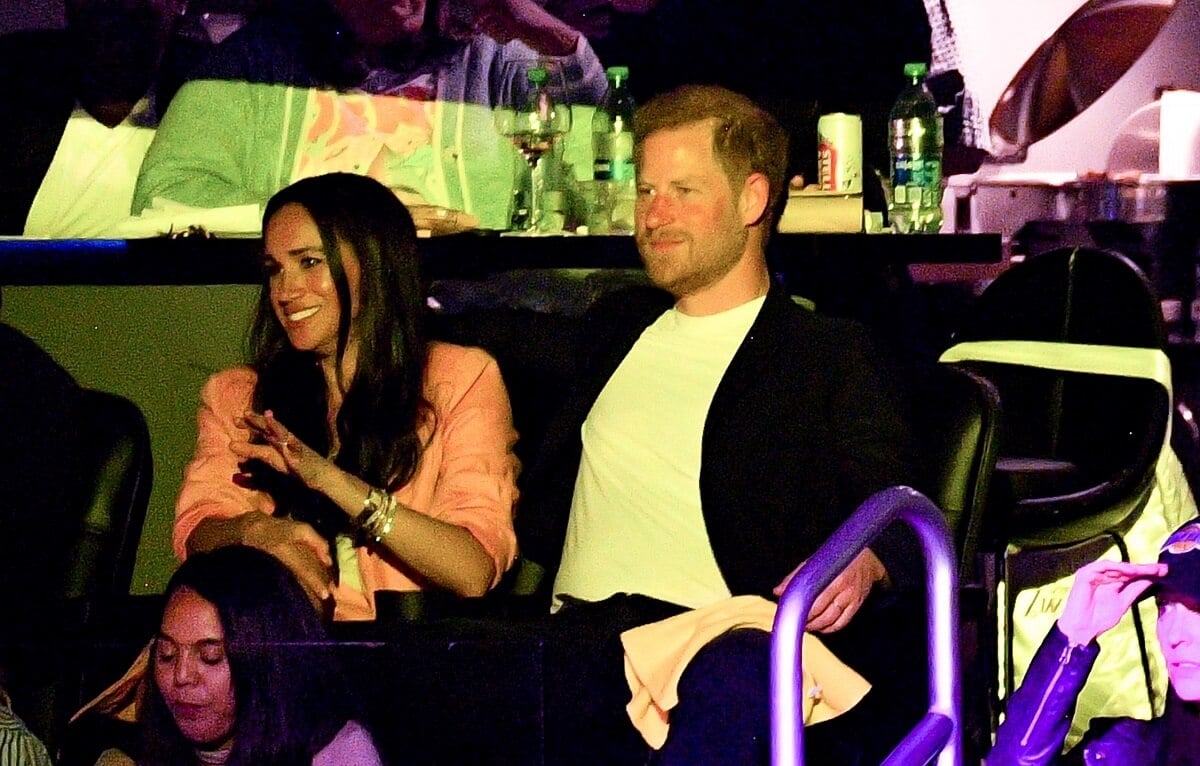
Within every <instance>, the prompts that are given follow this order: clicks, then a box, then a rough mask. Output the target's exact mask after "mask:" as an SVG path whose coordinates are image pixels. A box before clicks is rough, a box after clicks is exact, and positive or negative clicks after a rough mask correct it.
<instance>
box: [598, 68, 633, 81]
mask: <svg viewBox="0 0 1200 766" xmlns="http://www.w3.org/2000/svg"><path fill="white" fill-rule="evenodd" d="M604 74H605V76H606V77H608V79H610V80H616V79H621V80H628V79H629V67H627V66H610V67H609V68H608V69H605V70H604Z"/></svg>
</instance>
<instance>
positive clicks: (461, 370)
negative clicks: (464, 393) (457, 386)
mask: <svg viewBox="0 0 1200 766" xmlns="http://www.w3.org/2000/svg"><path fill="white" fill-rule="evenodd" d="M494 364H496V360H495V359H494V358H492V355H491V354H489V353H488V352H487V351H484V350H483V349H482V348H479V347H478V346H460V345H458V344H457V343H446V342H444V341H433V342H432V343H430V344H429V356H428V357H427V360H426V362H425V369H426V370H427V371H428V374H429V375H430V377H434V378H440V377H453V376H455V375H457V374H465V373H469V372H476V373H477V372H478V371H479V370H481V369H483V368H484V367H488V366H489V365H494Z"/></svg>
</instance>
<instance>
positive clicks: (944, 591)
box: [771, 487, 962, 766]
mask: <svg viewBox="0 0 1200 766" xmlns="http://www.w3.org/2000/svg"><path fill="white" fill-rule="evenodd" d="M896 520H900V521H903V522H905V523H906V524H908V525H909V526H911V527H912V528H913V531H914V532H915V533H916V534H917V537H918V538H919V539H920V541H921V551H922V553H923V554H924V557H925V562H926V564H927V569H928V576H927V578H926V584H925V593H926V614H927V618H928V623H929V645H928V646H929V658H930V667H929V712H928V714H926V716H925V718H924V719H923V720H922V721H921V722H920V723H918V724H917V726H916V727H915V728H914V729H913V730H912V731H911V732H909V734H908V735H906V736H905V737H904V739H903V740H901V741H900V743H899V744H898V745H896V747H895V749H893V750H892V752H891V754H890V755H889V756H888V757H887V759H886V760H885V761H884V765H885V766H904V765H907V764H926V763H928V762H929V761H930V760H931V759H932V758H933V757H934V756H935V755H937V754H938V752H939V751H940V752H941V754H940V755H939V756H938V761H937V762H938V766H962V725H961V721H962V701H961V691H960V680H959V679H960V676H959V656H958V642H957V641H956V640H955V632H956V630H957V626H958V599H957V590H958V573H957V571H956V569H955V565H954V554H953V546H952V545H951V543H950V531H949V528H948V527H947V526H946V520H945V518H944V516H943V515H942V512H941V511H940V510H938V507H937V506H936V505H934V504H933V502H932V501H930V500H929V499H928V498H927V497H925V496H924V495H922V494H921V493H920V492H917V491H916V490H915V489H911V488H909V487H891V488H889V489H885V490H882V491H880V492H877V493H875V494H874V495H872V496H871V497H869V498H867V500H866V501H865V502H863V504H862V505H860V506H859V507H858V509H857V510H856V511H855V512H854V513H853V514H852V515H851V516H850V518H849V519H847V520H846V522H845V523H844V524H842V526H840V527H839V528H838V529H837V530H836V531H835V532H834V533H833V534H832V535H830V537H829V539H828V540H826V541H825V544H824V545H822V546H821V547H820V548H819V549H817V552H816V553H814V554H813V555H812V557H810V558H809V559H808V562H807V563H806V564H805V566H804V567H803V568H802V569H801V570H800V571H799V572H798V573H797V574H796V576H795V577H793V578H792V581H791V582H790V583H788V586H787V588H786V589H785V590H784V593H783V597H782V598H780V600H779V610H778V611H777V612H776V614H775V627H774V630H773V631H772V634H771V763H772V766H803V764H804V719H803V714H802V712H801V711H802V710H803V707H802V695H803V689H802V688H801V685H802V677H801V673H800V668H801V659H802V656H801V655H802V651H803V650H802V648H801V647H802V642H801V640H800V639H801V636H802V632H803V630H804V624H805V621H806V620H807V616H808V612H809V610H810V609H811V608H812V604H813V602H814V601H815V600H816V598H817V596H818V594H820V593H821V592H822V591H823V590H824V589H825V587H826V586H828V585H829V583H830V582H831V581H832V580H833V578H834V577H835V576H837V574H838V573H839V572H841V571H842V570H843V569H845V568H846V566H847V565H848V564H849V563H850V562H851V561H852V560H853V559H854V557H855V556H857V555H858V554H859V552H860V551H862V550H863V549H864V548H866V547H867V545H869V544H870V543H871V541H872V540H874V539H875V538H876V537H877V536H878V535H879V533H880V532H882V531H883V529H884V528H885V527H887V526H888V525H889V524H890V523H892V522H893V521H896Z"/></svg>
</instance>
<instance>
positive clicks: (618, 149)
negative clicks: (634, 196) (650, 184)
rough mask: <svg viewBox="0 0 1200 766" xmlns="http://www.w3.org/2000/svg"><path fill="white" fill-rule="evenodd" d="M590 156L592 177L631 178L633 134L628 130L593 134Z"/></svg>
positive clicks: (606, 178)
mask: <svg viewBox="0 0 1200 766" xmlns="http://www.w3.org/2000/svg"><path fill="white" fill-rule="evenodd" d="M592 157H593V159H592V177H593V178H595V179H596V180H598V181H632V180H633V175H634V172H633V134H632V133H630V132H629V131H622V132H620V133H596V134H594V135H593V136H592Z"/></svg>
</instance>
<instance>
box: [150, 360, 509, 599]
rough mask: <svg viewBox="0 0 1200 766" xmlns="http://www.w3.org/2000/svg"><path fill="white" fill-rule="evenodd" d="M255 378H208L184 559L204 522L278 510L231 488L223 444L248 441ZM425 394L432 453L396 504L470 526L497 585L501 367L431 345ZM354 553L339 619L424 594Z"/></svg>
mask: <svg viewBox="0 0 1200 766" xmlns="http://www.w3.org/2000/svg"><path fill="white" fill-rule="evenodd" d="M256 380H257V376H256V374H255V373H254V371H253V370H251V369H249V368H248V367H237V368H233V369H229V370H224V371H222V372H219V373H217V374H216V375H213V376H212V377H211V378H209V379H208V382H207V383H205V385H204V389H203V391H202V392H201V395H200V398H201V404H200V411H199V413H198V415H197V426H198V431H199V434H198V437H197V440H196V452H195V455H194V456H193V457H192V460H191V462H190V463H189V464H188V466H187V468H186V469H185V471H184V479H183V487H182V489H181V490H180V493H179V500H178V502H177V503H176V506H175V528H174V533H173V535H172V538H173V540H172V541H173V544H174V548H175V554H176V555H177V556H178V557H179V558H180V559H181V560H182V559H183V558H184V557H185V556H186V547H185V546H186V542H187V539H188V537H189V536H190V535H191V534H192V532H193V531H194V530H195V529H196V526H197V525H198V524H199V523H200V522H201V521H203V520H204V519H207V518H212V517H223V518H229V517H234V516H238V515H240V514H243V513H251V512H258V513H271V512H272V511H273V510H274V501H273V500H272V499H271V497H270V496H269V495H267V494H266V493H265V492H261V491H256V490H250V489H246V488H243V487H239V486H237V485H236V484H234V483H233V475H234V474H235V473H237V472H238V465H237V463H238V460H237V458H236V457H235V456H234V454H233V453H232V452H231V451H230V449H229V445H230V444H231V443H232V442H234V441H235V440H240V441H247V440H248V439H249V434H248V432H247V431H245V430H244V429H240V428H237V427H235V426H234V418H235V417H237V416H239V415H241V414H242V413H243V412H245V411H246V410H247V409H248V408H249V407H250V403H251V398H252V396H253V393H254V385H255V381H256ZM425 397H426V399H428V401H429V402H430V404H431V405H432V406H433V410H434V412H435V413H436V414H437V425H436V428H435V430H434V431H433V433H432V434H429V433H428V432H426V433H423V434H422V436H423V437H424V438H425V439H427V440H428V446H427V447H426V449H425V452H424V454H422V456H421V461H420V463H419V465H418V466H417V471H416V474H415V475H414V476H413V478H412V481H410V482H409V483H408V484H407V485H405V486H404V487H402V488H401V489H400V490H399V491H397V492H396V493H395V495H396V499H397V500H399V501H400V502H401V503H403V504H404V505H406V506H408V507H410V508H413V509H415V510H417V511H420V512H422V513H427V514H429V515H430V516H433V517H434V518H438V519H441V520H443V521H447V522H450V523H451V524H457V525H459V526H461V527H464V528H465V529H467V530H468V531H469V532H470V533H471V534H472V535H474V536H475V538H476V539H477V540H478V541H479V543H480V545H482V546H483V548H484V549H485V550H486V551H487V552H488V554H489V555H490V556H491V557H492V559H493V561H495V564H496V580H497V581H498V580H499V578H500V575H502V574H503V573H504V572H505V571H506V570H507V569H508V568H509V567H510V566H511V565H512V562H513V560H514V558H515V557H516V553H517V540H516V535H515V533H514V532H513V504H514V503H515V502H516V498H517V489H516V483H515V482H516V476H517V472H518V469H519V464H518V461H517V458H516V457H515V455H514V454H513V451H512V448H513V445H514V444H515V442H516V438H517V434H516V431H515V430H514V429H513V425H512V410H511V409H510V407H509V402H508V393H507V391H506V390H505V388H504V382H503V380H502V379H501V377H500V370H499V368H498V367H497V365H496V361H495V360H494V359H492V357H491V356H489V355H488V354H487V353H486V352H485V351H483V350H481V349H478V348H467V347H463V346H454V345H450V344H446V343H433V344H430V347H429V360H428V366H427V370H426V378H425ZM285 425H286V424H285ZM357 553H358V563H359V568H360V570H361V571H362V579H363V585H364V589H365V590H364V591H358V590H356V589H354V588H351V587H347V586H339V587H337V588H335V589H334V594H333V595H334V599H335V601H336V608H335V610H334V618H335V619H338V620H369V619H372V618H373V617H374V616H375V600H374V592H375V591H377V590H420V589H421V588H422V585H421V583H420V582H419V581H418V580H417V579H415V578H414V577H413V576H412V575H411V574H410V573H408V572H405V571H404V570H403V569H401V568H398V567H397V566H396V565H395V564H394V563H393V562H392V561H389V560H385V559H383V558H381V557H379V556H378V555H376V553H375V552H374V551H372V550H370V549H369V548H365V547H362V548H358V549H357ZM493 584H494V583H493Z"/></svg>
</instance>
